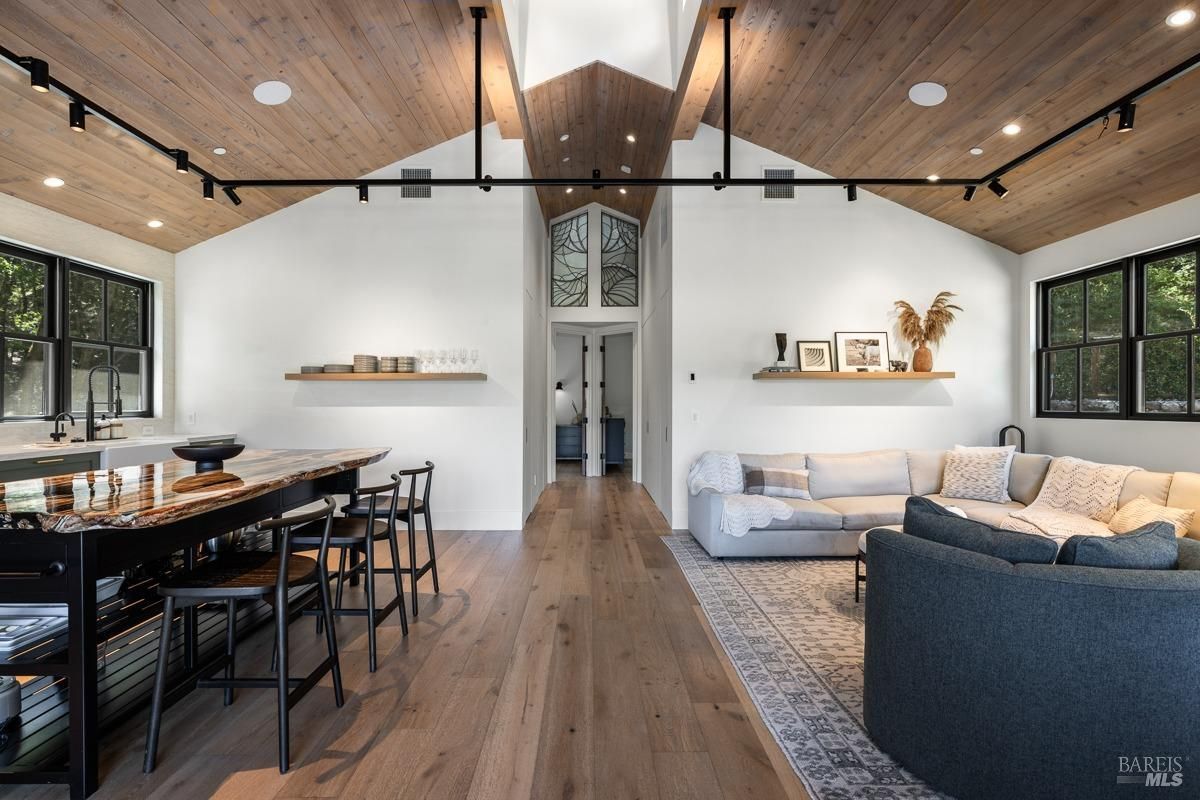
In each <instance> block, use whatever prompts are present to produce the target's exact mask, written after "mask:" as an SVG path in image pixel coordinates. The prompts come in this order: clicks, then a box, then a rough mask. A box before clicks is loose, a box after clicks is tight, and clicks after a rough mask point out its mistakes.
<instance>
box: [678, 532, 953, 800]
mask: <svg viewBox="0 0 1200 800" xmlns="http://www.w3.org/2000/svg"><path fill="white" fill-rule="evenodd" d="M663 541H664V542H666V544H667V547H669V548H670V549H671V552H672V553H674V554H675V558H676V560H677V561H678V562H679V566H680V567H681V568H682V569H683V574H684V575H686V576H687V579H688V582H689V583H690V584H691V585H692V590H693V591H694V592H695V593H696V597H698V598H699V599H700V605H701V606H702V607H703V608H704V613H705V614H706V615H707V616H708V621H709V623H710V624H711V625H712V628H713V630H714V631H715V632H716V634H717V638H718V639H719V640H720V642H721V644H722V645H723V646H724V647H725V651H726V652H727V653H728V654H729V659H730V661H732V662H733V665H734V667H735V668H736V669H737V671H738V674H739V675H740V676H741V679H742V683H744V684H745V685H746V689H747V690H748V691H749V692H750V696H751V697H752V698H753V699H754V704H755V705H756V706H757V707H758V711H759V714H760V715H761V716H762V718H763V720H764V721H765V722H766V724H767V727H768V728H770V730H771V733H772V735H774V737H775V741H777V742H778V743H779V746H780V747H781V748H782V749H783V752H784V753H785V754H786V755H787V758H788V761H790V762H791V764H792V768H793V769H794V770H796V774H797V775H799V776H800V780H801V782H803V783H804V786H805V788H806V789H807V790H808V793H809V794H810V795H811V796H812V798H813V800H850V798H870V800H901V799H903V800H926V798H947V795H944V794H941V793H939V792H937V791H935V790H933V789H931V788H930V787H928V786H926V785H925V784H924V783H923V782H922V781H921V780H920V779H919V778H916V777H915V776H913V775H912V774H911V773H910V772H908V771H906V770H904V769H903V768H902V767H900V766H899V765H898V764H896V762H894V761H892V759H891V758H890V757H889V756H888V755H887V754H885V753H883V752H882V751H880V750H879V749H878V748H877V747H876V746H875V744H874V743H873V742H872V741H871V739H870V738H869V737H868V736H867V732H866V730H865V729H864V728H863V721H862V675H863V606H862V604H861V603H855V602H854V562H853V561H852V560H849V559H813V558H790V559H776V558H732V559H726V560H724V561H722V560H720V559H715V558H711V557H710V556H709V555H708V553H706V552H704V549H703V548H702V547H700V545H699V544H697V543H696V540H695V539H693V538H692V537H691V536H690V535H688V534H683V535H674V536H668V537H665V538H664V539H663ZM867 591H869V589H867Z"/></svg>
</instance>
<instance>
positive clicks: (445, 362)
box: [436, 350, 450, 372]
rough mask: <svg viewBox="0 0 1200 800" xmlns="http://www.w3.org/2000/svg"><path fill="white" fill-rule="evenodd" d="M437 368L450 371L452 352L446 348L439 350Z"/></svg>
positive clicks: (439, 370) (440, 370)
mask: <svg viewBox="0 0 1200 800" xmlns="http://www.w3.org/2000/svg"><path fill="white" fill-rule="evenodd" d="M436 369H437V371H438V372H449V371H450V354H449V353H447V352H446V351H445V350H438V351H437V361H436Z"/></svg>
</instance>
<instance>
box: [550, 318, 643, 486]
mask: <svg viewBox="0 0 1200 800" xmlns="http://www.w3.org/2000/svg"><path fill="white" fill-rule="evenodd" d="M550 342H551V347H550V348H549V351H550V352H549V360H550V364H549V373H550V392H551V397H550V402H549V403H548V404H547V408H549V409H550V413H549V415H548V416H549V419H548V420H547V423H548V431H547V432H548V442H549V445H550V446H549V450H550V452H549V453H548V462H549V463H548V466H547V475H548V478H549V480H550V481H551V482H553V481H555V480H557V476H558V475H559V473H562V474H563V475H568V474H573V475H580V476H583V477H602V476H604V475H607V474H610V473H617V474H620V475H622V476H624V477H625V478H626V479H628V480H632V481H634V482H640V480H641V476H640V464H639V456H640V453H639V450H640V447H639V442H638V438H639V437H638V436H636V432H637V430H638V425H639V420H640V415H641V408H640V406H641V402H640V399H641V392H640V389H639V388H638V387H639V385H640V377H641V376H640V365H641V356H640V352H639V350H638V331H637V324H636V323H615V324H614V323H571V324H567V323H553V324H552V325H551V335H550Z"/></svg>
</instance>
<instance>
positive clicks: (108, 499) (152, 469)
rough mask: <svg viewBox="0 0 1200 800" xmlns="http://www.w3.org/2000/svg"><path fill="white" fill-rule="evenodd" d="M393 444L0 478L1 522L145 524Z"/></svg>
mask: <svg viewBox="0 0 1200 800" xmlns="http://www.w3.org/2000/svg"><path fill="white" fill-rule="evenodd" d="M388 452H390V448H365V449H355V450H247V451H245V452H243V453H242V454H241V455H239V456H238V457H237V458H233V459H230V460H228V461H226V462H225V469H224V470H223V471H220V472H202V473H199V474H197V473H196V465H195V464H194V463H192V462H190V461H180V460H172V461H162V462H158V463H155V464H143V465H141V466H136V467H122V468H120V469H113V470H96V471H95V472H77V473H75V474H74V475H61V476H57V477H53V478H38V479H34V480H25V481H13V482H11V483H7V484H0V527H4V528H10V529H11V528H27V529H29V530H30V531H36V530H42V531H49V532H53V533H78V532H80V531H87V530H92V529H101V528H150V527H154V526H158V525H166V524H168V523H171V522H175V521H176V520H180V519H184V518H185V517H190V516H193V515H195V514H201V513H203V512H205V511H212V510H213V509H217V508H222V507H224V506H228V505H232V504H234V503H237V502H240V501H242V500H249V499H251V498H254V497H257V496H259V495H263V494H266V493H267V492H270V491H274V490H276V489H281V488H284V487H286V486H290V485H291V484H294V483H298V482H300V481H308V480H314V479H316V478H322V477H324V476H326V475H334V474H337V473H339V472H346V471H349V470H352V469H357V468H359V467H363V466H366V465H367V464H374V463H375V462H377V461H380V460H382V459H383V457H384V456H386V455H387V454H388Z"/></svg>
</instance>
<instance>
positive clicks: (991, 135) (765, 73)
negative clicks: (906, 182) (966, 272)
mask: <svg viewBox="0 0 1200 800" xmlns="http://www.w3.org/2000/svg"><path fill="white" fill-rule="evenodd" d="M1186 5H1188V4H1187V3H1185V2H1183V0H1137V2H1128V0H1055V2H1044V0H1009V1H1008V2H989V1H987V0H976V1H975V2H968V0H862V1H861V2H844V1H843V0H813V2H803V3H800V2H797V3H789V2H779V0H746V2H743V3H740V4H738V11H737V16H736V17H735V18H734V19H735V23H734V31H735V33H734V38H733V45H732V46H733V71H732V75H733V105H734V114H733V116H734V120H733V132H734V134H735V135H737V136H740V137H743V138H745V139H748V140H750V141H752V142H754V143H755V144H758V145H760V146H762V147H765V148H767V149H769V150H773V151H775V152H777V153H780V154H782V155H784V156H787V157H789V158H792V159H795V160H796V161H800V162H802V163H804V164H807V165H809V166H812V167H814V168H816V169H819V170H821V171H823V172H826V173H829V174H831V175H836V176H838V177H845V176H854V175H859V176H867V175H869V176H885V177H918V178H920V177H925V176H927V175H932V174H936V175H942V176H953V177H966V178H973V177H981V176H982V175H984V174H986V173H988V172H989V171H991V170H992V169H995V168H997V167H999V166H1001V165H1003V164H1005V163H1007V162H1008V161H1009V160H1011V159H1012V158H1014V157H1016V156H1018V155H1020V154H1021V153H1023V152H1025V151H1027V150H1029V149H1031V148H1032V147H1034V146H1035V145H1037V144H1038V143H1040V142H1042V141H1044V140H1046V139H1049V138H1050V137H1051V136H1053V135H1055V134H1057V133H1058V132H1060V131H1062V130H1065V129H1066V128H1068V127H1069V126H1070V125H1072V124H1073V123H1075V122H1077V121H1079V120H1081V119H1083V118H1085V117H1087V116H1088V115H1089V114H1092V113H1094V112H1096V111H1098V110H1100V109H1102V108H1103V107H1104V106H1105V105H1106V104H1108V103H1112V102H1115V101H1116V100H1118V99H1120V98H1121V97H1122V96H1123V95H1125V94H1126V93H1128V92H1130V91H1132V90H1133V89H1135V88H1137V87H1138V86H1140V85H1142V84H1143V83H1145V82H1146V81H1148V80H1151V79H1152V78H1154V77H1156V76H1157V75H1159V74H1161V73H1163V72H1165V71H1166V70H1168V69H1170V68H1171V67H1174V66H1175V65H1177V64H1180V63H1182V62H1184V61H1185V60H1187V59H1188V58H1189V57H1191V56H1193V55H1194V54H1196V53H1197V52H1200V22H1196V23H1193V24H1191V25H1190V26H1188V27H1185V28H1171V27H1169V26H1167V25H1166V24H1165V19H1166V17H1167V15H1168V14H1169V13H1171V12H1172V11H1174V10H1176V9H1178V8H1180V7H1182V6H1186ZM710 50H711V48H710ZM921 81H935V82H938V83H941V84H943V85H945V86H946V87H947V89H948V91H949V98H948V99H947V100H946V102H945V103H943V104H942V105H940V106H936V107H933V108H922V107H920V106H916V105H914V104H913V103H911V102H909V101H908V99H907V93H908V90H909V88H910V87H911V86H912V85H913V84H915V83H918V82H921ZM1198 104H1200V71H1193V72H1192V73H1190V74H1188V75H1186V76H1184V77H1183V78H1180V79H1179V80H1177V81H1176V82H1174V83H1172V84H1171V85H1170V86H1169V87H1168V88H1165V89H1161V90H1159V91H1157V92H1155V93H1153V94H1151V95H1148V96H1147V97H1146V98H1144V100H1142V101H1141V102H1139V104H1138V111H1137V126H1136V130H1135V132H1133V133H1130V134H1126V135H1120V134H1117V133H1116V131H1115V128H1116V120H1115V119H1114V120H1113V124H1112V125H1111V127H1110V128H1109V130H1108V131H1106V132H1105V133H1104V135H1103V136H1098V134H1099V132H1100V128H1099V127H1098V126H1097V127H1094V128H1091V129H1088V130H1085V131H1084V132H1082V133H1081V134H1080V135H1079V136H1077V137H1075V138H1073V139H1071V140H1069V141H1067V142H1066V143H1063V144H1061V145H1059V146H1058V147H1055V148H1054V149H1052V150H1050V151H1048V152H1047V153H1045V154H1044V155H1041V156H1039V157H1038V158H1036V159H1034V160H1033V161H1031V162H1029V163H1028V164H1026V165H1025V166H1023V167H1022V168H1020V169H1018V170H1016V171H1014V172H1012V173H1010V174H1009V176H1008V177H1006V178H1005V179H1004V185H1005V186H1006V187H1007V188H1008V189H1009V190H1010V192H1009V195H1008V196H1007V197H1006V198H1004V199H1003V200H1001V199H999V198H997V197H995V196H994V195H992V194H991V193H990V192H987V191H980V192H979V193H978V194H976V196H975V199H974V200H973V201H972V202H970V203H966V202H963V200H962V189H958V188H953V187H944V188H926V187H921V188H918V189H895V188H893V189H883V190H879V193H880V194H882V195H884V196H885V197H888V198H890V199H892V200H895V201H897V202H899V203H902V204H904V205H906V206H908V207H910V208H913V209H916V210H917V211H920V212H922V213H925V214H928V215H930V216H932V217H935V218H937V219H940V220H942V221H944V222H947V223H949V224H951V225H954V226H956V227H959V228H962V229H963V230H966V231H969V232H971V233H974V234H977V235H978V236H981V237H983V238H985V239H988V240H990V241H993V242H996V243H997V244H1000V245H1003V246H1004V247H1007V248H1009V249H1011V250H1013V251H1015V252H1025V251H1028V250H1031V249H1033V248H1035V247H1040V246H1041V245H1044V244H1048V243H1050V242H1053V241H1057V240H1060V239H1063V238H1066V237H1068V236H1071V235H1074V234H1076V233H1081V232H1083V231H1086V230H1089V229H1091V228H1094V227H1098V226H1099V225H1103V224H1106V223H1108V222H1112V221H1114V220H1117V219H1121V218H1124V217H1127V216H1131V215H1133V214H1136V213H1139V212H1141V211H1145V210H1148V209H1150V208H1154V207H1155V206H1159V205H1162V204H1164V203H1168V202H1171V201H1173V200H1178V199H1180V198H1183V197H1187V196H1189V195H1192V194H1196V193H1198V192H1200V159H1196V158H1195V155H1194V154H1195V153H1196V152H1197V150H1198V149H1200V113H1198V111H1200V109H1198V108H1197V106H1198ZM721 107H722V88H721V85H720V83H718V84H717V86H716V87H715V91H714V92H713V93H712V94H711V95H710V97H709V102H708V104H707V108H706V110H705V113H704V121H705V122H707V123H709V124H711V125H715V126H721V125H722V124H723V120H722V119H721V116H722V114H721ZM1009 122H1015V123H1017V124H1019V125H1020V126H1021V128H1022V130H1021V133H1020V134H1019V135H1017V136H1006V135H1004V134H1002V133H1001V131H1000V129H1001V128H1002V127H1003V126H1004V125H1005V124H1007V123H1009ZM973 147H980V148H982V149H983V151H984V152H983V155H981V156H973V155H971V154H970V152H969V151H970V150H971V148H973ZM810 191H814V190H810ZM872 191H875V190H872Z"/></svg>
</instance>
